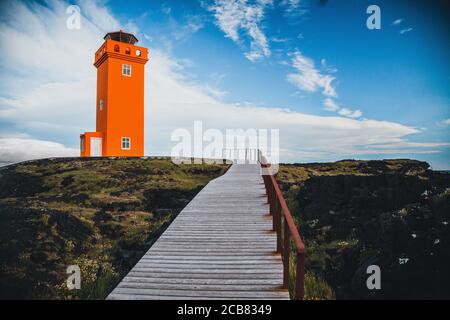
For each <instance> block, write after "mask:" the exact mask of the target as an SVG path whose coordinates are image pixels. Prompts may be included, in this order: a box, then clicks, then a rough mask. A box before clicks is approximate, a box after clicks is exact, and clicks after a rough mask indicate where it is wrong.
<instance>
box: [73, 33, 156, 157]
mask: <svg viewBox="0 0 450 320" xmlns="http://www.w3.org/2000/svg"><path fill="white" fill-rule="evenodd" d="M104 39H105V42H104V43H103V44H102V46H101V47H100V49H98V50H97V52H96V53H95V62H94V66H95V67H96V68H97V104H96V114H97V117H96V131H95V132H85V133H83V134H81V135H80V156H81V157H108V156H122V157H130V156H133V157H136V156H143V155H144V66H145V63H146V62H147V61H148V50H147V48H144V47H138V46H136V45H135V43H136V42H138V39H137V38H136V37H135V36H134V35H133V34H131V33H126V32H123V31H122V30H120V31H118V32H110V33H108V34H107V35H106V36H105V37H104Z"/></svg>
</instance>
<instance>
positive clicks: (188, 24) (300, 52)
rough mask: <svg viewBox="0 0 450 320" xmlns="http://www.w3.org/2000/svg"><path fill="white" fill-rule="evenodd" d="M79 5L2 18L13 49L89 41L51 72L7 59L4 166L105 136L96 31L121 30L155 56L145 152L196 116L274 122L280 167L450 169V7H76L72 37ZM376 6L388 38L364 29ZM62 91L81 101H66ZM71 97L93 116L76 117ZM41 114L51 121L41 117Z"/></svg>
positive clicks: (18, 11)
mask: <svg viewBox="0 0 450 320" xmlns="http://www.w3.org/2000/svg"><path fill="white" fill-rule="evenodd" d="M69 4H71V3H62V4H60V3H56V2H54V1H40V2H37V3H34V2H24V3H19V4H14V5H8V6H6V5H4V6H5V7H4V8H2V9H3V10H2V13H1V14H0V17H1V20H0V37H1V38H4V39H5V40H6V39H8V41H9V42H10V43H12V45H13V46H15V45H16V44H17V46H20V47H22V46H23V47H31V48H32V47H33V46H34V45H36V46H38V42H36V41H35V40H34V39H32V38H30V37H29V36H28V37H27V36H25V34H29V33H30V32H38V31H36V30H40V31H39V32H40V33H38V34H35V38H36V37H37V38H39V39H40V41H41V42H40V43H47V44H48V45H49V47H56V46H58V43H62V42H64V43H66V41H70V42H71V43H73V42H74V41H81V42H83V44H82V45H81V44H80V48H79V49H80V50H78V49H73V48H69V47H70V45H69V44H67V45H65V46H63V48H59V49H58V50H61V53H60V54H59V56H58V57H60V56H61V55H64V56H66V58H67V59H61V60H59V59H58V58H56V59H50V58H48V59H49V61H52V62H51V64H53V66H43V65H42V64H43V63H40V62H39V59H37V58H36V61H34V62H33V61H31V62H30V61H26V57H17V55H16V53H15V52H13V51H12V49H8V48H2V49H1V50H2V52H0V53H2V54H3V56H5V57H6V58H5V59H4V60H3V62H1V64H2V69H3V70H4V71H3V72H2V74H1V75H0V77H1V78H0V80H1V81H2V83H3V85H2V88H1V89H0V115H1V117H0V126H1V127H0V137H3V140H1V141H3V142H2V143H3V145H2V144H1V143H0V161H2V160H3V161H13V160H16V159H15V158H14V157H16V158H17V159H23V157H29V158H33V157H39V156H45V155H47V154H51V155H53V154H54V155H59V154H61V155H66V154H72V153H73V152H75V151H74V150H76V148H77V146H78V136H77V134H78V133H81V132H82V131H89V130H93V129H94V120H95V114H93V112H94V101H95V100H94V99H95V91H94V89H93V88H91V86H92V87H93V86H95V69H94V68H93V67H92V65H91V60H92V56H93V53H94V51H95V49H96V48H97V47H98V46H100V45H101V41H102V39H101V36H99V35H101V34H102V33H104V32H107V31H110V30H111V29H113V30H114V28H123V29H125V30H129V31H132V32H135V33H136V36H137V37H138V38H139V40H140V43H139V44H140V45H143V46H146V47H149V48H150V55H151V58H150V60H151V63H149V64H148V65H147V71H146V72H148V77H147V78H149V80H148V79H146V81H147V82H148V84H147V83H146V85H147V87H146V114H147V115H148V118H146V153H147V154H164V153H168V150H170V139H169V138H170V132H171V130H173V128H177V127H180V126H185V127H189V126H192V123H191V122H192V121H191V120H203V121H204V123H205V124H206V125H208V126H211V127H219V128H228V127H232V126H237V127H244V128H245V127H250V126H253V127H255V126H256V127H268V126H271V121H270V120H271V119H274V120H273V123H272V124H273V127H274V128H279V129H280V136H281V139H280V140H281V141H280V146H281V148H282V154H281V160H282V161H289V162H308V161H333V160H338V159H342V158H357V159H383V158H399V157H400V158H415V159H420V160H425V161H428V162H430V163H431V164H432V166H433V168H436V169H450V164H449V156H450V150H449V142H450V141H449V140H450V139H449V131H450V112H449V107H450V90H449V89H450V85H449V80H450V62H449V59H448V57H449V41H448V39H449V36H448V30H449V22H448V21H449V19H448V13H447V12H449V10H448V8H446V7H445V2H439V1H435V2H433V3H432V4H430V3H427V2H426V1H398V0H397V1H375V2H374V1H370V2H369V1H361V0H353V1H350V0H348V1H344V0H330V1H319V0H317V1H313V0H309V1H307V0H300V1H295V0H291V1H287V0H285V1H270V0H261V1H244V0H241V1H231V0H230V1H194V0H192V1H132V2H131V1H119V0H113V1H94V2H91V1H76V4H77V5H79V6H80V8H81V13H82V15H83V20H82V28H81V30H79V31H72V30H71V31H67V30H64V27H63V26H61V22H62V21H64V20H65V18H66V17H67V15H66V14H65V12H64V11H65V10H64V9H65V8H66V7H67V5H69ZM370 4H376V5H378V6H379V7H380V9H381V29H380V30H369V29H368V28H367V27H366V19H367V18H368V16H369V14H367V13H366V8H367V7H368V6H369V5H370ZM446 9H447V10H446ZM25 17H26V18H25ZM30 21H31V22H30ZM30 23H31V25H33V26H34V27H33V31H31V29H29V28H31V27H30V26H27V25H26V24H30ZM59 28H60V29H59ZM12 30H14V32H12ZM11 33H13V34H12V35H11ZM0 40H3V39H0ZM27 41H28V42H29V43H27ZM81 42H80V43H81ZM78 51H79V52H78ZM39 54H42V55H47V54H46V53H45V52H43V53H40V52H39V50H38V51H37V52H36V53H35V55H37V56H38V58H39ZM50 55H51V54H50ZM41 58H42V59H40V61H42V60H44V61H45V59H46V58H47V57H41ZM58 64H61V65H60V66H58ZM71 64H72V65H71ZM14 66H17V67H16V68H15V67H14ZM92 84H94V85H92ZM24 85H25V87H26V88H27V89H28V90H24ZM29 88H32V90H30V89H29ZM64 90H67V91H64ZM25 91H27V92H25ZM74 91H75V92H76V93H75V94H73V96H72V95H71V94H70V93H74ZM30 92H34V95H35V96H32V93H30ZM55 92H67V94H66V95H65V97H66V98H67V99H72V100H73V101H72V102H70V103H67V104H66V103H64V99H62V97H55ZM80 92H83V94H82V95H80ZM164 92H166V93H167V94H166V95H164V94H163V93H164ZM170 95H175V96H176V97H170V98H169V96H170ZM39 99H40V100H39ZM38 100H39V101H46V103H45V105H44V103H42V105H41V104H40V103H38V102H36V101H38ZM169 100H170V101H169ZM174 100H176V101H174ZM74 101H75V102H77V103H78V105H82V107H71V106H72V105H73V104H75V102H74ZM66 105H67V107H66ZM194 105H195V107H194ZM51 106H54V107H51ZM52 108H55V109H56V108H57V111H55V109H52ZM61 108H63V109H64V108H67V112H62V111H63V110H61ZM42 110H46V112H49V113H51V114H55V116H54V118H52V117H48V118H44V117H42V115H41V114H42ZM209 110H210V112H209ZM54 111H55V112H54ZM34 112H36V116H33V117H31V116H29V115H30V113H31V114H33V113H34ZM171 112H174V115H173V116H171V115H172V113H171ZM233 112H234V113H233ZM175 113H176V116H175ZM235 113H236V114H235ZM25 114H27V115H25ZM150 114H151V115H152V117H150ZM191 115H195V116H192V119H191V118H189V117H190V116H191ZM261 115H264V117H265V118H263V116H261ZM57 116H58V117H59V118H58V117H57ZM40 117H42V118H40ZM62 118H64V119H62ZM221 118H222V119H221ZM147 119H148V120H147ZM171 119H173V121H171ZM236 119H239V121H237V120H236ZM245 119H247V120H248V121H244V120H245ZM221 120H222V121H221ZM222 122H223V123H222ZM62 124H64V126H63V128H60V127H59V126H61V125H62ZM27 140H28V141H30V144H33V145H34V146H35V148H37V147H36V146H37V145H40V146H42V148H41V149H42V150H41V149H39V148H38V149H39V150H36V153H35V154H33V153H32V152H28V153H26V155H21V152H19V151H17V150H16V149H17V148H15V147H14V145H15V144H18V143H20V142H23V143H26V141H27ZM52 143H53V144H52ZM22 153H23V152H22ZM2 157H3V158H4V159H1V158H2Z"/></svg>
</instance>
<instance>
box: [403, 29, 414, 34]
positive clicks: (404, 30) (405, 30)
mask: <svg viewBox="0 0 450 320" xmlns="http://www.w3.org/2000/svg"><path fill="white" fill-rule="evenodd" d="M412 30H413V28H405V29H402V30H400V34H405V33H407V32H410V31H412Z"/></svg>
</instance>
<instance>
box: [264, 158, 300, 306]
mask: <svg viewBox="0 0 450 320" xmlns="http://www.w3.org/2000/svg"><path fill="white" fill-rule="evenodd" d="M259 162H260V163H261V168H262V171H263V172H262V175H263V179H264V184H265V187H266V191H267V197H268V201H269V205H270V214H271V215H272V217H273V230H274V231H276V233H277V253H281V257H282V259H283V268H284V270H283V288H285V289H289V282H290V281H289V280H290V277H291V276H293V277H295V280H294V281H293V283H292V284H293V285H295V289H294V290H293V292H291V296H292V298H293V299H295V300H301V299H303V296H304V292H305V291H304V290H305V289H304V283H305V244H304V243H303V241H302V238H301V237H300V234H299V232H298V229H297V226H296V225H295V222H294V219H293V218H292V215H291V212H290V211H289V208H288V206H287V204H286V200H285V199H284V197H283V194H282V193H281V190H280V188H279V187H278V183H277V181H276V180H275V178H274V176H273V174H272V170H271V165H270V163H267V160H266V158H265V157H264V156H263V155H262V154H261V151H260V152H259ZM291 241H293V244H294V245H293V249H294V252H293V253H294V254H295V256H293V257H291V249H292V246H291ZM291 263H292V264H293V265H292V267H293V269H294V268H295V269H294V270H295V274H294V270H292V269H291Z"/></svg>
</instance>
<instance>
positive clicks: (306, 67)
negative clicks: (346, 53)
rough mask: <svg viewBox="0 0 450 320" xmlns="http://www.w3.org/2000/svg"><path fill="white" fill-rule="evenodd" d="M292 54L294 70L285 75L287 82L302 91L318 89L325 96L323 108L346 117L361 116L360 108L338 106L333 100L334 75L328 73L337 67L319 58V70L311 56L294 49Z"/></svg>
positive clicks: (334, 71)
mask: <svg viewBox="0 0 450 320" xmlns="http://www.w3.org/2000/svg"><path fill="white" fill-rule="evenodd" d="M292 56H293V57H292V67H293V68H294V69H295V70H296V72H295V73H289V74H288V75H287V79H288V81H289V82H291V83H292V84H294V85H295V86H296V87H297V88H299V89H301V90H304V91H308V92H317V91H319V90H320V91H321V92H322V94H323V95H324V96H325V97H326V98H325V100H324V102H323V106H324V108H325V110H328V111H331V112H337V113H338V114H339V115H341V116H344V117H347V118H359V117H361V116H362V112H361V111H360V110H351V109H349V108H345V107H340V106H339V105H338V104H337V102H336V101H335V100H334V99H335V98H337V92H336V89H335V87H334V86H333V81H334V80H335V77H334V76H332V75H330V73H336V72H337V68H335V67H332V66H329V65H328V63H327V61H326V60H325V59H321V61H320V65H321V66H322V69H323V71H321V70H319V69H317V68H316V67H315V64H314V61H313V60H312V59H311V58H308V57H306V56H304V55H303V54H302V53H301V52H300V51H296V52H295V53H293V54H292Z"/></svg>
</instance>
